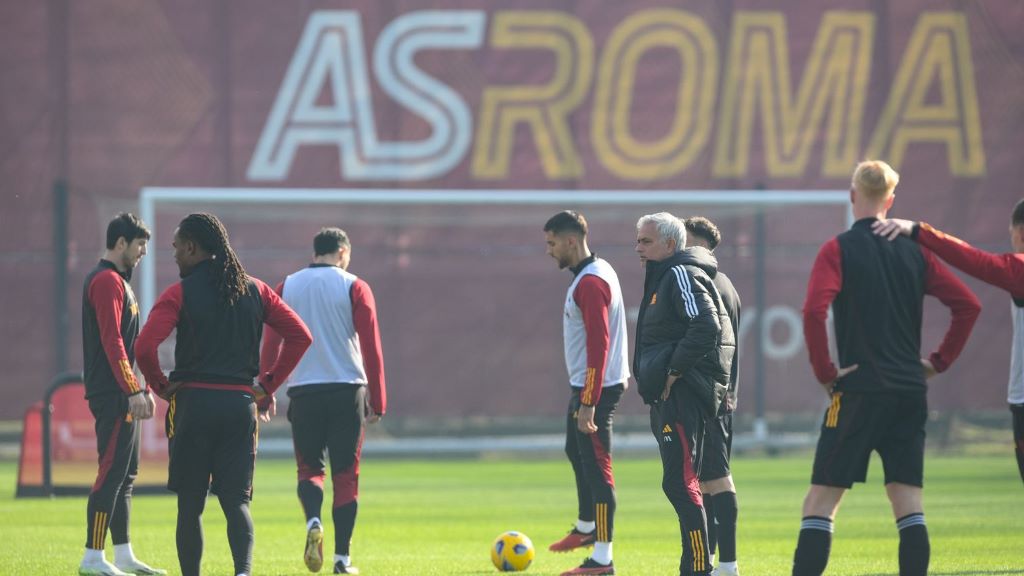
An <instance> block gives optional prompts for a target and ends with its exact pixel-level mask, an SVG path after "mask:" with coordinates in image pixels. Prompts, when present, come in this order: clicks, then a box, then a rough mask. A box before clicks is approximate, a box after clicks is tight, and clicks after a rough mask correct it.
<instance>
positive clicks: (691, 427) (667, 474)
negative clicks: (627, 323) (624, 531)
mask: <svg viewBox="0 0 1024 576" xmlns="http://www.w3.org/2000/svg"><path fill="white" fill-rule="evenodd" d="M704 417H705V415H704V412H703V410H702V409H701V407H700V404H699V401H698V399H697V397H696V396H695V395H694V394H692V393H691V392H690V391H689V390H688V389H687V388H686V384H685V383H684V382H683V381H682V380H677V381H676V383H675V385H673V387H672V393H671V394H670V395H669V397H668V400H664V401H658V402H657V403H656V404H654V405H652V406H651V432H652V433H653V434H654V437H655V439H657V441H658V450H659V451H660V452H661V465H662V477H661V488H662V490H664V491H665V496H667V497H668V500H669V502H671V503H672V507H673V508H674V509H675V511H676V516H678V517H679V532H680V537H681V539H682V545H683V553H682V555H681V557H680V559H679V574H680V575H681V576H689V575H691V574H709V573H710V572H711V550H710V547H709V545H708V529H707V519H706V518H705V515H704V500H703V496H702V495H701V491H700V480H699V476H700V465H701V456H702V453H703V444H704V432H705V422H704Z"/></svg>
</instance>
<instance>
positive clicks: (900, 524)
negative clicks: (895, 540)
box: [896, 512, 931, 576]
mask: <svg viewBox="0 0 1024 576" xmlns="http://www.w3.org/2000/svg"><path fill="white" fill-rule="evenodd" d="M896 528H897V529H899V531H900V576H924V575H925V574H927V573H928V559H929V558H930V557H931V545H930V544H929V543H928V527H927V526H925V523H924V513H921V512H918V513H915V514H907V515H906V516H904V517H903V518H900V519H899V520H897V521H896Z"/></svg>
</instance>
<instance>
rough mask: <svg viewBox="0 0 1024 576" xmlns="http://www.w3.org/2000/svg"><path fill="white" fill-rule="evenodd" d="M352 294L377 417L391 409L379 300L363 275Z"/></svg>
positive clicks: (353, 287) (355, 321) (357, 332)
mask: <svg viewBox="0 0 1024 576" xmlns="http://www.w3.org/2000/svg"><path fill="white" fill-rule="evenodd" d="M349 295H350V297H351V299H352V323H353V324H354V325H355V329H356V335H357V336H359V350H360V351H361V352H362V355H363V369H364V370H366V380H367V382H368V386H367V389H368V391H369V392H370V408H371V409H372V410H373V413H374V414H376V415H377V416H383V415H384V413H385V412H386V411H387V408H388V393H387V385H386V384H385V378H384V352H383V349H382V348H381V345H380V327H379V325H378V324H377V303H376V300H374V298H373V291H372V290H370V285H369V284H367V283H366V282H365V281H364V280H363V279H361V278H360V279H358V280H356V281H355V282H353V283H352V288H351V289H350V294H349Z"/></svg>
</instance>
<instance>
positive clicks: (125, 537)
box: [110, 422, 167, 576]
mask: <svg viewBox="0 0 1024 576" xmlns="http://www.w3.org/2000/svg"><path fill="white" fill-rule="evenodd" d="M134 428H135V430H134V431H133V432H132V433H130V434H126V436H127V437H128V438H130V439H131V447H130V448H127V449H126V450H127V452H128V467H127V471H126V473H125V477H124V481H123V482H121V487H120V489H119V490H118V492H117V499H116V500H115V501H114V512H113V514H112V515H111V517H110V540H111V541H112V542H113V543H114V565H115V566H117V567H118V568H119V569H120V570H121V571H123V572H126V573H128V574H136V575H156V576H159V575H161V574H167V571H166V570H162V569H159V568H153V567H152V566H150V565H148V564H146V563H145V562H143V561H141V560H139V559H138V558H136V557H135V551H134V550H132V544H131V541H130V536H129V533H130V527H131V511H132V493H133V492H134V490H135V478H136V477H138V475H139V446H140V438H141V435H142V423H141V422H139V423H136V424H135V426H134Z"/></svg>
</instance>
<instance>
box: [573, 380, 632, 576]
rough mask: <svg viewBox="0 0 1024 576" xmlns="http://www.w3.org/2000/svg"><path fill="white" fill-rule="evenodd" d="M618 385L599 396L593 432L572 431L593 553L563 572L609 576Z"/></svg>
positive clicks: (611, 570) (612, 569) (612, 530)
mask: <svg viewBox="0 0 1024 576" xmlns="http://www.w3.org/2000/svg"><path fill="white" fill-rule="evenodd" d="M622 390H623V387H622V386H621V385H616V386H609V387H607V388H605V389H604V390H603V391H602V392H601V398H600V400H599V401H598V403H597V406H595V408H594V424H595V425H596V426H597V432H595V433H593V434H584V433H582V432H580V431H579V429H578V428H576V429H575V430H574V433H575V435H576V444H577V446H578V448H579V459H580V463H581V465H582V469H583V475H584V478H585V479H586V482H587V484H588V485H589V486H590V493H591V494H593V499H594V502H593V505H592V510H593V514H594V521H595V534H594V537H595V541H594V552H593V553H592V554H591V556H590V558H589V559H588V560H587V561H584V562H583V564H582V565H581V566H579V567H578V568H575V569H573V570H570V571H568V572H564V573H563V576H566V575H568V576H576V575H578V574H612V573H614V568H613V567H612V566H613V564H612V536H613V533H614V530H615V507H616V498H615V476H614V472H613V469H612V420H613V418H614V416H615V409H616V407H617V406H618V405H619V400H620V398H621V397H622Z"/></svg>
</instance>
